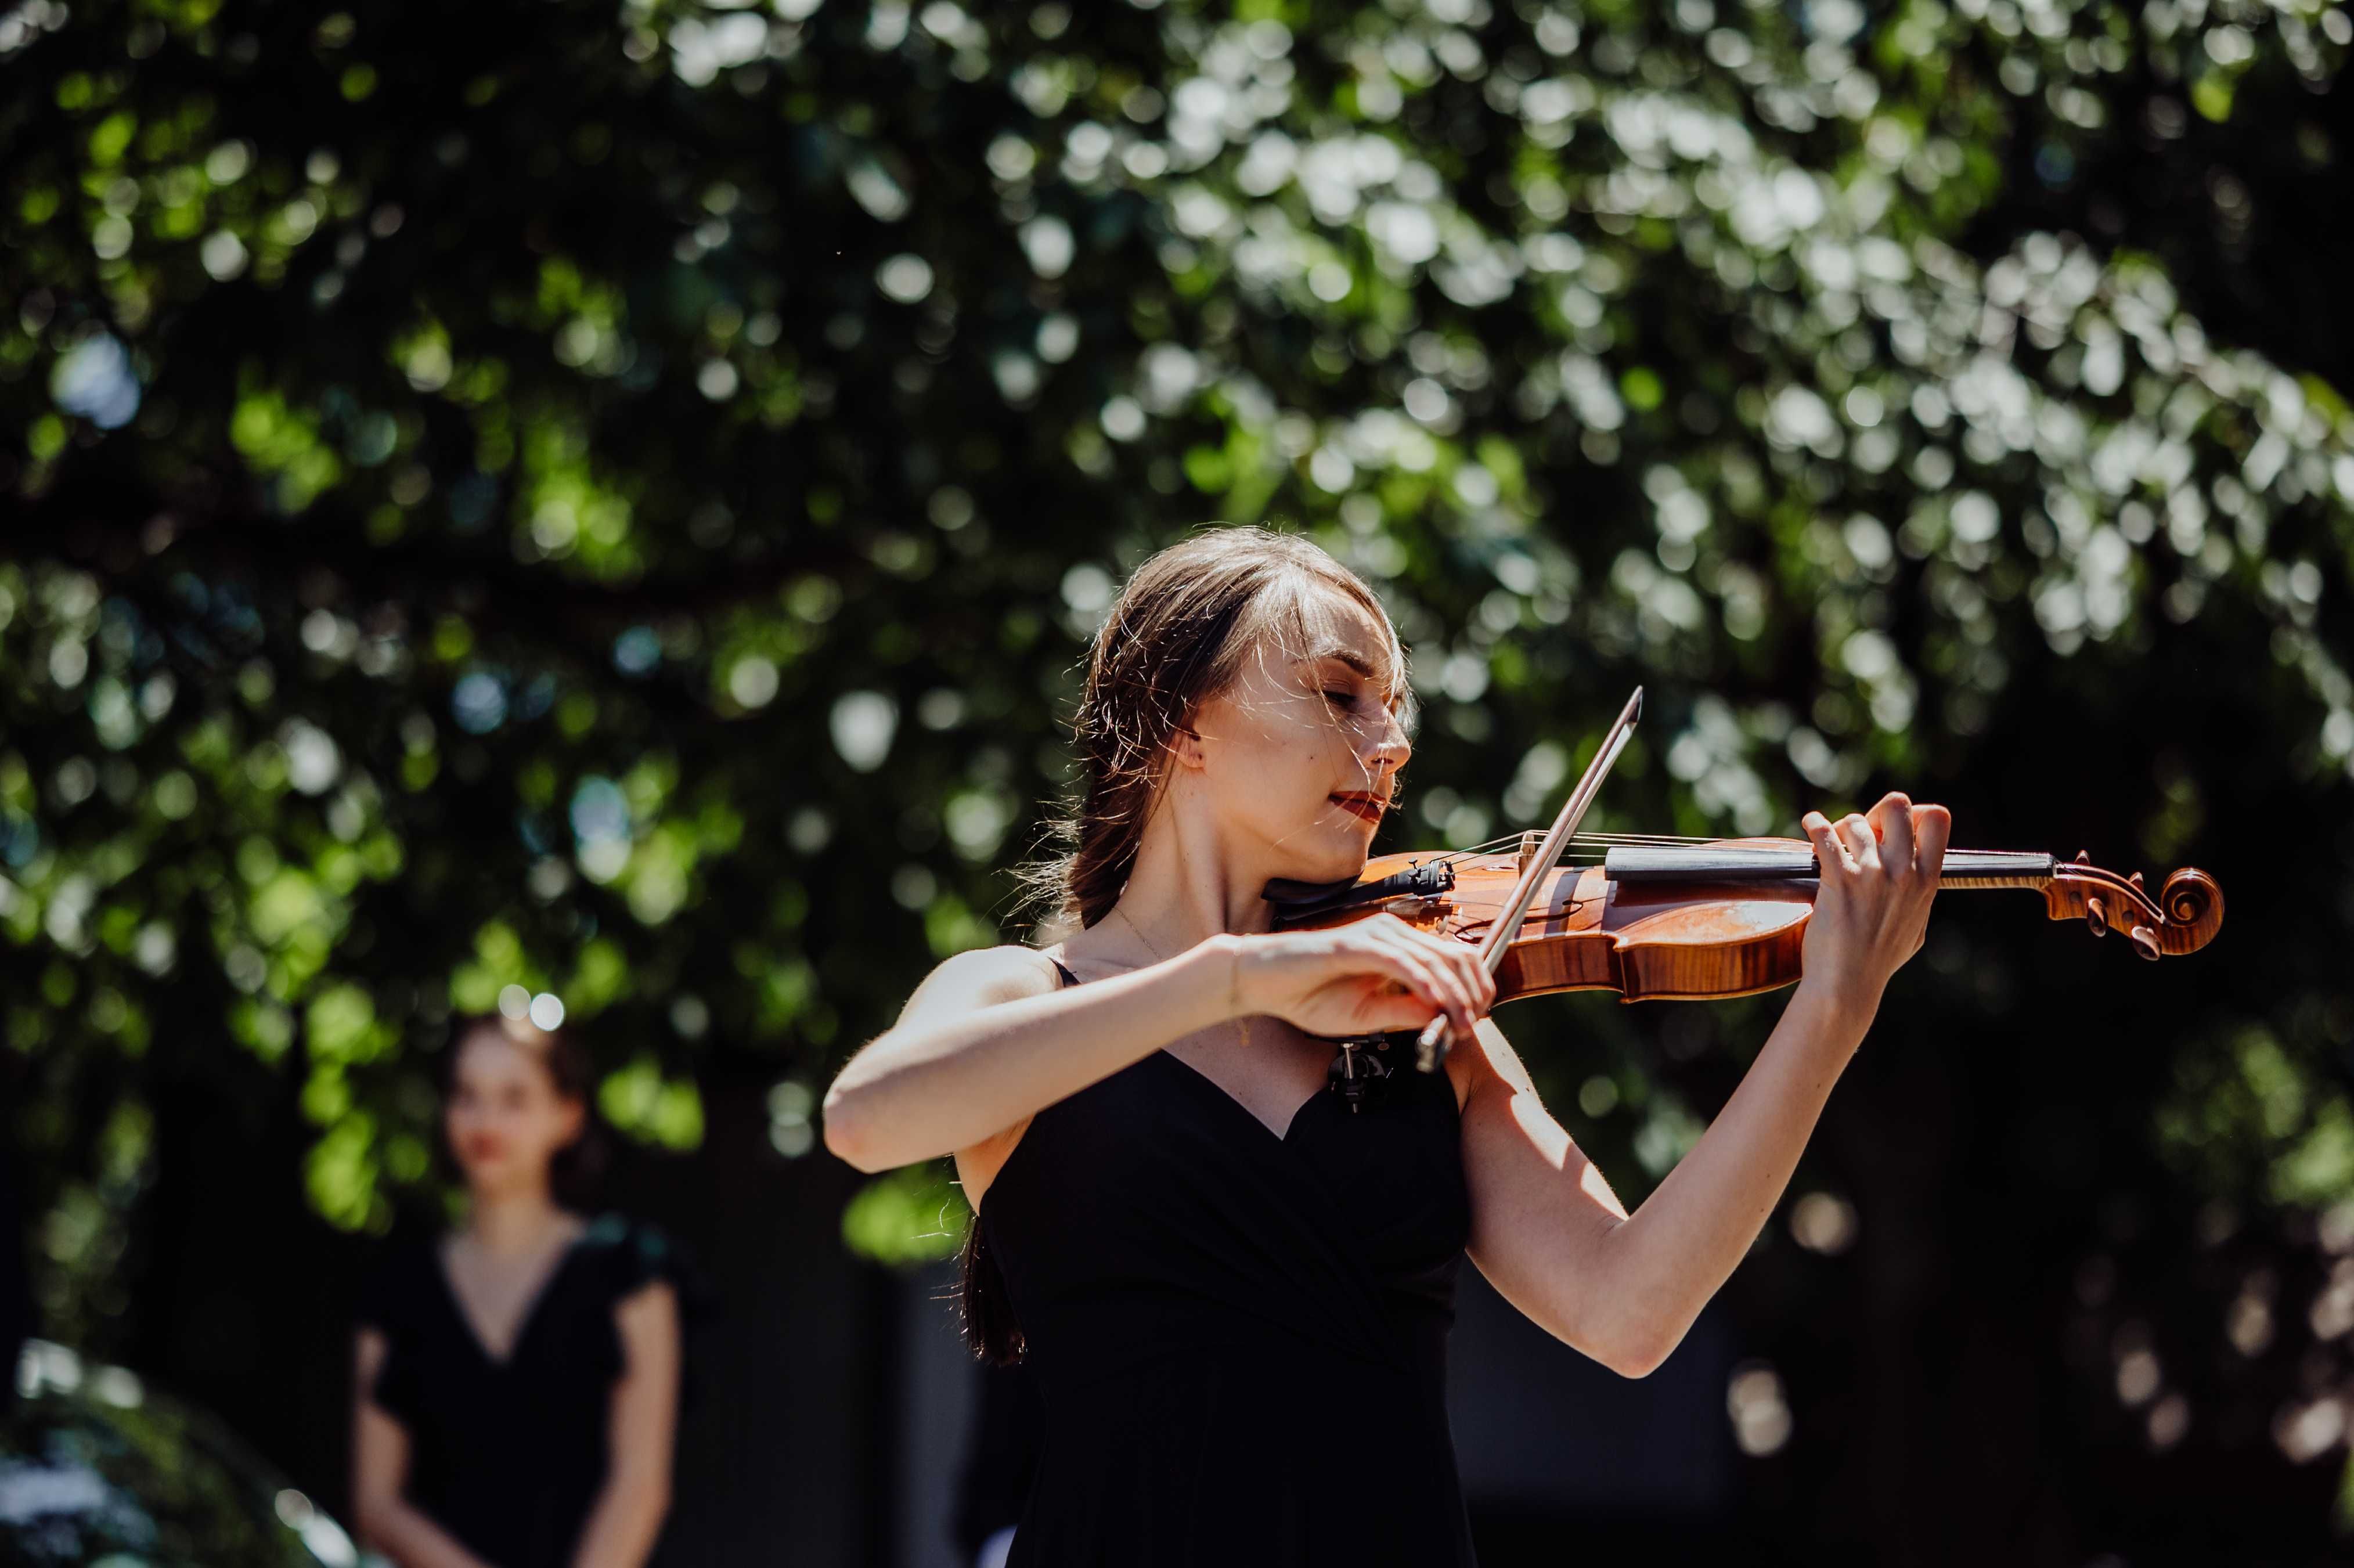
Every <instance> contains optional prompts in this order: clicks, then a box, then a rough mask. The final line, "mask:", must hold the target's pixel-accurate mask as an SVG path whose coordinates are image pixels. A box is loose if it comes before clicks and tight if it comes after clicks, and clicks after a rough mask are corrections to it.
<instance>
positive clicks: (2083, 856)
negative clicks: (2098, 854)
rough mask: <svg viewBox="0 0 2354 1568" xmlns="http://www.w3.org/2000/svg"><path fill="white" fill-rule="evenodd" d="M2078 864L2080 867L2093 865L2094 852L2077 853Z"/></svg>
mask: <svg viewBox="0 0 2354 1568" xmlns="http://www.w3.org/2000/svg"><path fill="white" fill-rule="evenodd" d="M2076 863H2077V864H2078V865H2090V864H2092V863H2093V852H2092V851H2090V850H2078V851H2077V852H2076Z"/></svg>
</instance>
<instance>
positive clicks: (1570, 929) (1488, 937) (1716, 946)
mask: <svg viewBox="0 0 2354 1568" xmlns="http://www.w3.org/2000/svg"><path fill="white" fill-rule="evenodd" d="M1642 697H1643V694H1642V692H1641V690H1640V689H1639V688H1638V690H1637V691H1636V693H1635V695H1634V696H1633V698H1631V699H1630V700H1629V702H1628V705H1627V709H1626V711H1625V712H1624V713H1622V714H1621V715H1620V716H1619V721H1618V724H1617V726H1614V727H1613V729H1612V732H1611V736H1610V737H1609V738H1608V739H1607V740H1606V742H1605V744H1604V746H1603V747H1602V749H1601V750H1600V751H1599V752H1597V753H1596V758H1595V760H1594V764H1593V766H1592V767H1590V768H1588V769H1587V770H1586V776H1585V779H1581V780H1580V782H1579V785H1578V787H1577V789H1575V791H1573V793H1572V794H1571V797H1570V799H1569V800H1568V801H1567V802H1565V803H1564V806H1563V808H1562V811H1561V815H1560V817H1559V818H1558V819H1557V820H1556V821H1555V822H1554V824H1553V830H1552V832H1548V833H1542V834H1541V833H1538V832H1534V831H1531V832H1526V833H1522V834H1520V835H1518V842H1517V843H1515V842H1513V841H1512V840H1511V839H1509V838H1508V839H1506V840H1504V841H1501V842H1499V843H1492V844H1483V845H1479V846H1475V847H1474V848H1471V849H1467V850H1457V851H1448V852H1437V853H1421V852H1410V853H1403V854H1388V855H1380V856H1376V857H1374V858H1373V859H1372V860H1370V861H1368V862H1366V863H1365V867H1364V869H1363V872H1362V873H1361V874H1358V875H1357V876H1356V877H1354V878H1352V879H1349V880H1346V881H1342V882H1339V883H1325V884H1311V883H1300V882H1291V881H1285V880H1280V879H1278V881H1275V882H1271V883H1269V884H1268V885H1267V887H1266V889H1265V890H1264V893H1265V896H1266V898H1267V901H1268V903H1269V904H1271V905H1272V906H1274V909H1275V926H1276V928H1277V929H1278V930H1299V929H1311V928H1314V927H1322V926H1333V925H1340V924H1344V923H1346V922H1348V921H1351V920H1359V919H1363V918H1365V917H1367V916H1372V915H1376V914H1389V915H1394V916H1396V917H1397V918H1399V919H1401V920H1404V921H1405V922H1406V923H1407V924H1408V925H1411V926H1414V927H1417V928H1418V929H1420V930H1423V931H1426V932H1429V933H1431V934H1432V935H1434V936H1438V937H1445V938H1454V939H1457V940H1460V941H1466V942H1471V943H1474V944H1477V945H1478V946H1479V948H1480V949H1481V952H1482V955H1483V957H1484V958H1485V959H1486V960H1487V962H1488V966H1489V971H1490V973H1491V974H1492V975H1493V976H1494V977H1495V980H1496V1001H1498V1002H1504V1001H1511V1000H1514V999H1516V998H1519V997H1524V996H1543V995H1546V994H1548V993H1551V992H1553V991H1617V993H1618V995H1619V996H1620V998H1621V999H1622V1000H1624V1001H1670V1000H1675V1001H1699V1000H1707V999H1712V998H1720V997H1734V996H1750V995H1754V994H1755V993H1757V992H1759V991H1775V990H1778V989H1780V988H1781V987H1783V986H1787V985H1793V984H1796V983H1797V980H1798V978H1799V974H1800V969H1801V949H1802V948H1803V946H1804V943H1805V939H1806V931H1807V920H1808V916H1809V915H1811V914H1812V913H1813V911H1814V900H1815V894H1816V890H1817V888H1818V887H1819V885H1820V884H1819V870H1818V867H1817V866H1816V863H1815V846H1814V844H1813V843H1812V842H1809V841H1808V840H1805V839H1776V838H1742V839H1697V838H1685V837H1677V836H1670V835H1664V834H1645V833H1580V832H1577V831H1576V826H1577V821H1578V820H1579V819H1580V818H1582V817H1583V816H1584V814H1585V809H1586V807H1587V806H1589V805H1590V804H1591V803H1592V800H1593V797H1594V794H1595V792H1596V790H1597V789H1599V787H1600V784H1601V780H1602V778H1603V776H1604V775H1606V773H1607V772H1608V770H1609V767H1610V764H1611V763H1612V762H1613V761H1615V760H1616V758H1617V754H1618V751H1619V749H1620V748H1621V747H1624V745H1625V743H1626V739H1627V736H1628V734H1629V733H1631V731H1632V729H1633V727H1634V724H1635V720H1636V719H1637V717H1638V716H1639V715H1640V713H1641V711H1642ZM1988 888H2010V889H2019V890H2024V891H2028V892H2033V893H2038V894H2041V895H2042V898H2043V906H2044V910H2045V912H2046V913H2047V914H2048V915H2049V916H2051V917H2052V919H2054V920H2083V921H2084V922H2085V924H2086V926H2087V927H2089V928H2090V929H2091V931H2092V933H2093V935H2094V936H2096V937H2099V936H2105V935H2106V934H2107V933H2109V932H2111V931H2115V932H2116V933H2118V934H2119V935H2121V936H2123V937H2124V938H2126V941H2127V942H2128V943H2129V944H2130V945H2131V948H2132V950H2133V951H2134V952H2136V953H2137V954H2138V955H2140V956H2141V957H2142V958H2144V959H2152V960H2156V959H2161V958H2171V957H2177V956H2179V955H2181V954H2184V953H2194V952H2197V951H2198V950H2199V949H2200V948H2203V947H2205V946H2206V945H2207V944H2208V943H2209V942H2211V941H2212V940H2214V938H2215V933H2216V931H2217V930H2218V929H2219V928H2220V927H2221V925H2222V923H2223V892H2222V889H2221V887H2219V886H2218V885H2216V883H2215V879H2214V878H2213V877H2211V876H2210V875H2208V874H2206V873H2205V872H2203V871H2200V870H2198V869H2196V868H2195V867H2185V868H2184V869H2182V870H2179V871H2177V872H2175V873H2174V874H2171V875H2170V876H2168V877H2167V878H2166V880H2165V882H2164V883H2163V884H2162V885H2160V887H2159V888H2158V893H2157V895H2155V896H2152V895H2151V894H2150V893H2149V891H2148V890H2147V887H2146V885H2144V883H2143V881H2142V877H2141V874H2140V873H2138V872H2135V873H2132V874H2127V875H2119V874H2116V873H2115V872H2112V871H2105V870H2103V869H2102V868H2100V867H2098V866H2096V865H2094V864H2093V863H2091V861H2090V860H2089V858H2088V857H2087V856H2085V855H2084V854H2079V855H2078V856H2077V857H2076V858H2075V859H2074V860H2073V861H2062V860H2061V859H2059V858H2058V857H2057V856H2054V855H2050V854H2040V853H2020V852H2014V851H2007V850H1967V849H1963V850H1956V849H1949V850H1947V851H1946V855H1945V861H1944V864H1943V867H1942V871H1941V874H1940V876H1939V879H1938V889H1939V891H1941V892H1943V891H1946V890H1948V889H1952V890H1956V891H1959V890H1965V889H1967V890H1978V889H1988ZM1446 1035H1447V1022H1446V1020H1445V1019H1444V1018H1440V1019H1437V1020H1434V1021H1433V1022H1432V1023H1431V1025H1430V1027H1429V1028H1428V1029H1427V1030H1426V1031H1425V1032H1424V1033H1423V1036H1422V1038H1421V1040H1420V1042H1419V1045H1420V1051H1419V1053H1418V1060H1417V1063H1416V1065H1418V1066H1420V1067H1421V1068H1422V1070H1423V1071H1425V1072H1429V1071H1432V1070H1434V1069H1435V1067H1436V1065H1437V1061H1438V1060H1439V1059H1441V1058H1442V1057H1443V1056H1444V1054H1445V1051H1446V1046H1447V1038H1446ZM1341 1044H1342V1047H1343V1048H1342V1051H1341V1055H1340V1057H1339V1058H1338V1059H1336V1060H1335V1062H1334V1064H1333V1068H1332V1075H1333V1082H1334V1086H1335V1087H1336V1088H1337V1089H1340V1090H1341V1093H1342V1096H1343V1097H1344V1098H1346V1099H1348V1100H1349V1101H1350V1103H1351V1105H1352V1107H1354V1106H1355V1105H1356V1104H1357V1103H1358V1100H1359V1098H1360V1097H1361V1095H1362V1092H1363V1078H1365V1077H1367V1076H1371V1077H1381V1076H1386V1075H1387V1072H1386V1068H1384V1067H1383V1066H1381V1065H1379V1064H1378V1062H1377V1061H1376V1060H1375V1059H1374V1058H1373V1057H1370V1056H1366V1057H1364V1058H1363V1061H1362V1062H1361V1061H1360V1060H1359V1059H1358V1058H1359V1057H1360V1056H1361V1055H1363V1053H1362V1051H1361V1050H1360V1049H1359V1048H1360V1047H1362V1046H1365V1045H1370V1044H1379V1043H1378V1042H1374V1041H1344V1042H1341ZM1383 1048H1386V1047H1385V1045H1384V1047H1383Z"/></svg>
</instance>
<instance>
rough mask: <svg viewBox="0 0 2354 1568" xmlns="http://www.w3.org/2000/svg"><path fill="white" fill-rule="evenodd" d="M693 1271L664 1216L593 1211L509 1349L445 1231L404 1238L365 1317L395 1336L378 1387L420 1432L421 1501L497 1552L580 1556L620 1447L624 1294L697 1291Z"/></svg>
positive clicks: (498, 1557)
mask: <svg viewBox="0 0 2354 1568" xmlns="http://www.w3.org/2000/svg"><path fill="white" fill-rule="evenodd" d="M680 1275H681V1269H680V1266H679V1260H678V1257H677V1255H676V1252H675V1249H674V1248H673V1246H672V1245H671V1244H670V1243H668V1242H667V1241H666V1240H665V1239H664V1238H663V1235H662V1234H661V1233H660V1232H658V1231H656V1230H654V1229H653V1228H652V1227H651V1226H648V1225H644V1224H637V1223H634V1222H631V1221H629V1220H624V1219H622V1218H620V1216H618V1215H607V1216H605V1217H603V1218H600V1219H598V1220H596V1221H593V1222H592V1223H591V1224H589V1225H588V1229H587V1230H586V1231H584V1232H583V1233H582V1234H581V1235H580V1237H579V1238H578V1240H577V1241H575V1242H574V1243H573V1244H572V1245H571V1246H570V1248H569V1249H567V1252H566V1253H565V1255H564V1256H563V1258H562V1260H561V1261H560V1262H558V1263H557V1266H556V1268H555V1272H554V1273H553V1274H552V1275H550V1276H549V1277H548V1280H547V1283H546V1286H545V1287H543V1288H542V1289H541V1291H540V1293H539V1296H538V1297H537V1298H535V1300H534V1301H533V1303H532V1305H531V1306H530V1307H529V1308H527V1309H526V1311H525V1317H524V1320H523V1326H522V1328H521V1329H520V1330H518V1331H517V1333H516V1336H515V1342H514V1350H513V1351H511V1352H510V1353H509V1354H508V1356H507V1357H506V1359H505V1360H504V1361H500V1360H495V1359H493V1357H492V1356H491V1355H490V1354H489V1353H488V1352H487V1351H484V1350H483V1348H482V1341H481V1340H478V1339H476V1338H475V1336H474V1330H473V1329H472V1326H471V1325H470V1324H469V1323H468V1322H467V1320H466V1316H465V1313H464V1312H463V1310H462V1309H461V1308H460V1307H459V1305H458V1301H457V1298H456V1297H455V1296H454V1295H453V1294H452V1293H451V1287H450V1282H449V1277H448V1275H447V1274H446V1273H445V1272H444V1270H443V1268H442V1266H441V1259H440V1252H439V1249H438V1247H437V1245H435V1243H434V1242H432V1241H430V1240H426V1239H419V1240H418V1241H415V1242H413V1243H409V1244H407V1245H398V1246H396V1247H395V1248H394V1249H393V1250H392V1252H391V1253H390V1254H389V1255H387V1257H386V1258H385V1260H384V1262H383V1264H382V1265H381V1266H379V1267H378V1269H377V1270H376V1275H375V1277H374V1278H373V1279H372V1280H371V1281H370V1282H369V1285H368V1288H367V1291H366V1296H365V1298H363V1300H362V1302H361V1304H360V1311H359V1321H360V1323H361V1325H362V1326H363V1327H367V1328H374V1329H376V1330H379V1331H380V1332H382V1333H383V1335H384V1337H385V1340H386V1347H387V1348H386V1355H385V1361H384V1366H383V1368H382V1370H381V1371H380V1372H377V1374H376V1388H375V1397H376V1404H379V1405H381V1406H382V1407H383V1408H384V1410H385V1412H386V1413H387V1414H389V1415H391V1416H392V1417H393V1418H394V1419H396V1420H397V1421H398V1422H399V1423H400V1425H401V1426H402V1427H403V1428H404V1429H405V1430H406V1431H407V1433H408V1445H409V1455H408V1483H407V1486H406V1487H405V1489H404V1494H405V1495H406V1497H407V1498H408V1501H409V1502H410V1503H411V1504H413V1505H414V1506H416V1507H417V1508H419V1509H420V1510H423V1511H424V1512H426V1513H427V1514H429V1515H430V1516H431V1517H432V1518H433V1519H434V1520H435V1521H436V1522H437V1523H439V1524H440V1526H441V1528H442V1529H444V1530H446V1531H449V1532H450V1534H451V1535H452V1536H454V1537H456V1538H457V1539H458V1541H459V1542H461V1544H463V1545H464V1546H465V1547H466V1548H467V1549H468V1550H469V1551H471V1552H473V1553H474V1554H475V1555H476V1556H478V1557H480V1558H482V1560H483V1561H484V1562H485V1563H493V1564H494V1565H495V1568H569V1564H570V1563H571V1562H572V1557H573V1552H574V1551H575V1549H576V1547H577V1546H578V1542H579V1540H580V1532H581V1528H582V1526H583V1525H584V1524H585V1523H586V1522H587V1521H588V1511H589V1510H590V1509H591V1508H592V1507H593V1506H594V1505H595V1503H596V1500H597V1495H598V1492H599V1489H601V1488H602V1487H603V1485H604V1482H605V1469H606V1462H607V1456H608V1455H609V1454H610V1450H611V1434H610V1430H609V1427H610V1422H611V1415H612V1386H613V1382H614V1380H615V1379H616V1378H618V1377H620V1374H621V1372H622V1370H623V1366H624V1357H623V1353H622V1345H621V1341H620V1335H619V1333H618V1332H617V1331H616V1330H615V1328H614V1323H613V1310H614V1308H615V1306H616V1305H617V1304H618V1303H620V1301H621V1300H622V1299H623V1298H626V1297H629V1296H631V1295H634V1294H635V1293H636V1292H637V1291H639V1290H640V1289H642V1288H643V1287H645V1286H647V1285H649V1284H651V1283H652V1282H653V1281H655V1280H658V1279H663V1280H669V1281H671V1282H672V1283H673V1286H674V1287H679V1296H680V1298H681V1301H682V1304H683V1305H684V1303H685V1302H686V1300H687V1298H688V1295H689V1293H688V1291H687V1290H686V1289H685V1288H684V1287H681V1286H680Z"/></svg>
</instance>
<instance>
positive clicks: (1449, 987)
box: [1216, 915, 1496, 1040]
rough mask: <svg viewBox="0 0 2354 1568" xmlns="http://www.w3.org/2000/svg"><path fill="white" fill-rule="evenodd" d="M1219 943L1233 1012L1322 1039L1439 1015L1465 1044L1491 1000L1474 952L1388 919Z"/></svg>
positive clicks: (1407, 1026) (1405, 1026) (1411, 1025)
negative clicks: (1228, 964) (1227, 960)
mask: <svg viewBox="0 0 2354 1568" xmlns="http://www.w3.org/2000/svg"><path fill="white" fill-rule="evenodd" d="M1216 939H1217V940H1221V941H1224V942H1226V943H1229V944H1231V948H1230V950H1231V953H1232V957H1233V965H1234V968H1233V970H1232V974H1233V997H1234V1004H1235V1012H1236V1014H1237V1015H1238V1016H1257V1015H1261V1014H1264V1015H1268V1016H1272V1017H1276V1018H1280V1019H1282V1020H1283V1021H1284V1022H1287V1023H1289V1024H1291V1025H1292V1026H1294V1027H1295V1028H1298V1029H1299V1030H1301V1031H1303V1032H1305V1033H1310V1034H1315V1035H1320V1036H1322V1037H1324V1038H1326V1039H1342V1038H1346V1037H1348V1036H1351V1035H1358V1034H1378V1033H1386V1032H1388V1031H1391V1030H1414V1029H1420V1028H1421V1027H1422V1026H1423V1025H1425V1024H1426V1023H1428V1022H1430V1021H1431V1020H1432V1019H1433V1018H1436V1017H1437V1016H1438V1015H1439V1014H1440V1013H1442V1012H1443V1013H1445V1014H1446V1015H1447V1022H1449V1023H1450V1024H1451V1025H1453V1027H1454V1029H1455V1033H1456V1036H1457V1038H1458V1039H1465V1040H1468V1039H1469V1038H1470V1037H1471V1026H1472V1024H1473V1023H1474V1022H1476V1021H1477V1020H1478V1019H1479V1017H1480V1016H1481V1015H1482V1014H1484V1013H1485V1012H1487V1011H1488V1010H1489V1009H1490V1007H1491V1006H1493V1005H1494V1004H1495V1000H1496V982H1495V979H1494V977H1492V976H1490V974H1489V973H1488V969H1487V966H1486V965H1484V964H1482V963H1481V962H1480V961H1479V949H1478V948H1474V947H1472V946H1471V945H1470V944H1469V943H1466V942H1452V941H1448V940H1447V939H1446V938H1440V937H1434V936H1431V935H1429V934H1428V933H1427V932H1424V931H1418V930H1416V929H1415V928H1414V927H1412V926H1409V925H1407V924H1406V923H1405V921H1403V920H1401V919H1399V918H1398V917H1397V916H1394V915H1374V916H1369V917H1368V918H1365V919H1363V920H1353V921H1351V922H1350V923H1349V924H1347V925H1345V926H1332V927H1325V928H1322V929H1320V930H1313V931H1280V932H1268V933H1264V934H1257V935H1251V936H1237V937H1225V938H1216Z"/></svg>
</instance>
